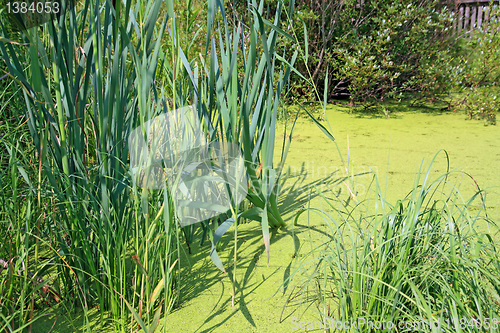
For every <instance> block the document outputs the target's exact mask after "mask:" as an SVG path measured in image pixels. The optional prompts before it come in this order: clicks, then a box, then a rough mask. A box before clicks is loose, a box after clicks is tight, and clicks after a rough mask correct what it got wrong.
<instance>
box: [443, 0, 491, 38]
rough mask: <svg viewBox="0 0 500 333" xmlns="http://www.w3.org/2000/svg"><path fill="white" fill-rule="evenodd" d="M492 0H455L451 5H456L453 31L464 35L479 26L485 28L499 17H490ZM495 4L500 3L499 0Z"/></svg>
mask: <svg viewBox="0 0 500 333" xmlns="http://www.w3.org/2000/svg"><path fill="white" fill-rule="evenodd" d="M491 3H492V1H490V0H455V1H452V2H451V5H453V4H454V5H455V20H454V22H453V31H454V33H455V34H457V35H464V34H468V33H470V32H472V31H473V30H474V29H477V28H479V27H482V28H485V27H487V26H488V23H489V22H490V21H491V20H493V19H499V18H498V17H490V14H491V8H490V5H491ZM493 3H494V5H498V4H499V0H495V1H493Z"/></svg>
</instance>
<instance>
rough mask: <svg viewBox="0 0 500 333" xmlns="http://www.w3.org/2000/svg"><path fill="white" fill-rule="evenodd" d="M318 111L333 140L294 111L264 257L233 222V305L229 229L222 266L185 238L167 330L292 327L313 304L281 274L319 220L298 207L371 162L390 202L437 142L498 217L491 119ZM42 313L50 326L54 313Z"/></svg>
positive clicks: (499, 131) (365, 182) (316, 236)
mask: <svg viewBox="0 0 500 333" xmlns="http://www.w3.org/2000/svg"><path fill="white" fill-rule="evenodd" d="M326 118H327V119H328V122H326V121H324V122H322V124H324V125H325V127H328V126H329V125H330V126H331V129H330V130H331V133H332V134H333V136H334V137H335V139H336V143H334V142H332V141H330V140H329V139H328V138H326V136H325V135H324V134H323V133H322V132H321V131H320V130H318V128H317V126H316V125H315V124H313V123H312V121H310V120H309V119H307V118H302V117H301V118H299V120H298V122H297V124H296V127H295V131H294V133H293V136H292V139H293V140H292V144H291V147H290V150H289V154H288V157H287V163H286V166H287V167H286V168H285V169H288V172H287V174H286V177H285V183H284V186H283V191H282V196H281V199H280V209H281V211H282V213H283V214H284V217H285V220H286V221H287V222H288V225H289V227H288V228H287V229H285V230H278V231H274V232H273V233H272V237H271V256H270V261H269V265H267V258H266V252H265V249H264V244H263V241H262V232H261V228H260V225H259V224H258V223H255V222H251V223H245V224H240V225H239V226H238V260H237V268H236V270H237V279H236V286H237V294H236V297H235V303H234V305H233V303H232V297H231V291H232V284H231V281H230V279H229V274H231V275H232V271H231V270H230V268H231V266H232V264H233V255H234V253H233V251H234V248H233V244H234V242H233V241H234V233H233V232H234V229H233V228H231V229H229V231H228V232H227V234H226V235H224V236H223V238H222V239H221V243H222V247H221V248H222V249H223V250H221V251H220V252H219V254H220V256H221V259H222V261H223V263H224V265H225V267H226V269H228V272H229V274H227V273H223V272H221V271H219V270H218V269H217V268H216V267H215V266H214V265H213V264H212V262H211V261H210V258H209V253H210V244H209V242H207V241H205V242H204V244H203V246H200V244H199V242H197V243H196V244H192V246H191V252H192V253H191V254H188V253H187V250H186V249H185V248H183V252H182V266H183V268H182V278H181V281H180V285H181V298H180V305H179V307H177V308H176V309H174V311H173V312H172V313H171V315H169V316H168V318H167V320H166V321H163V322H162V323H161V324H160V326H161V325H166V328H167V331H168V332H291V331H294V329H295V328H297V325H300V321H303V322H302V323H303V324H304V323H306V322H307V321H314V320H318V318H319V317H318V314H317V313H318V312H317V309H316V308H314V306H311V307H309V308H307V306H306V304H311V303H310V302H304V300H305V298H307V297H313V296H314V294H313V293H311V294H308V293H303V294H302V296H297V293H296V292H295V291H296V290H297V286H298V285H299V284H300V279H301V278H302V277H301V276H299V275H298V274H297V279H296V280H295V281H294V282H293V283H291V284H286V283H285V284H284V281H286V279H287V278H288V277H289V276H290V275H293V274H294V271H295V269H296V268H297V265H298V262H299V259H300V258H301V257H302V255H303V254H304V253H306V252H307V251H309V250H311V249H313V248H314V247H315V246H318V245H319V244H321V243H322V241H324V240H326V235H327V234H326V233H327V230H328V229H327V227H326V224H325V223H324V221H322V220H321V218H319V217H318V216H317V215H314V214H302V215H301V216H300V218H299V219H298V224H297V225H296V226H294V225H293V218H294V217H295V215H296V213H297V212H298V211H299V210H300V208H301V207H303V206H310V207H319V208H324V207H321V206H322V205H323V206H324V205H325V204H324V202H323V201H321V200H319V198H318V195H317V191H316V190H315V189H318V190H320V191H322V192H324V193H326V194H327V196H328V194H329V193H337V195H338V196H340V197H345V198H346V199H347V198H348V197H349V196H350V193H349V190H348V186H350V188H351V190H352V191H353V192H355V194H356V195H357V197H360V198H361V197H364V196H366V195H368V194H369V193H368V192H369V191H370V187H369V184H370V182H371V180H372V179H373V176H371V175H369V174H364V173H367V172H370V170H372V171H374V172H375V173H376V174H377V177H378V180H379V182H380V187H381V189H382V193H385V199H386V200H387V201H388V202H390V203H395V201H396V200H398V199H403V198H404V197H405V196H406V195H407V194H408V192H409V191H410V190H411V189H412V188H413V186H414V180H415V175H416V172H417V171H418V170H419V168H420V167H421V165H422V163H423V167H422V172H426V171H427V167H428V165H429V163H430V161H431V159H432V158H433V157H434V156H435V155H436V153H437V152H438V151H440V150H446V151H447V153H448V156H449V168H450V170H456V171H464V172H465V173H467V174H468V175H470V176H467V175H466V174H465V173H459V172H457V173H454V174H453V177H450V181H452V182H454V183H456V184H457V186H459V188H460V190H461V193H462V195H463V196H464V198H467V197H469V196H471V195H472V194H473V193H474V191H475V190H476V186H477V185H478V186H480V187H481V188H482V189H485V190H486V196H487V207H488V214H489V217H490V218H491V219H492V220H494V221H499V220H500V209H499V207H500V206H499V203H500V176H499V170H500V126H484V124H483V122H481V121H469V120H465V116H464V114H463V113H453V112H450V113H442V112H427V113H426V112H410V111H407V112H404V113H392V114H391V118H390V119H385V118H383V117H379V116H378V115H371V116H370V115H369V116H365V117H359V116H356V115H354V114H348V113H347V112H346V109H343V108H340V107H337V106H329V107H328V109H327V111H326ZM328 124H329V125H328ZM280 126H284V124H280ZM282 140H283V134H281V137H277V142H278V144H277V147H276V150H277V151H278V150H280V147H281V144H282ZM339 152H340V154H339ZM277 156H278V155H277ZM346 167H347V169H346ZM447 168H448V163H447V159H446V154H445V153H444V152H441V153H439V154H438V155H437V157H436V160H435V161H434V163H433V165H432V169H431V173H430V177H431V179H434V178H436V177H438V176H439V175H441V174H443V173H444V172H446V171H447ZM346 175H349V176H352V175H357V176H355V177H354V180H355V181H354V183H351V182H350V181H346V182H342V181H341V180H342V177H344V176H346ZM476 183H477V185H476ZM481 227H482V228H488V226H487V225H484V226H481ZM198 239H199V238H198ZM280 287H281V289H280ZM283 289H285V291H284V290H283ZM303 297H305V298H303ZM308 300H310V298H309V299H308ZM96 317H97V316H96ZM45 319H46V320H44V321H45V324H47V325H48V327H50V326H51V325H52V323H53V321H54V319H55V317H51V316H50V315H49V316H47V317H46V318H45ZM80 319H81V318H80ZM91 319H92V318H91ZM73 320H78V316H75V317H73ZM94 320H98V319H97V318H96V319H94ZM57 321H58V324H56V325H55V327H54V329H53V330H52V331H53V332H68V329H70V330H71V331H73V328H74V327H73V328H71V327H72V326H70V325H69V323H67V321H68V319H66V320H65V319H64V318H61V316H59V318H58V319H57ZM297 331H304V330H303V329H302V330H297Z"/></svg>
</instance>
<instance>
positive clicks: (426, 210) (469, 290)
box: [292, 162, 500, 332]
mask: <svg viewBox="0 0 500 333" xmlns="http://www.w3.org/2000/svg"><path fill="white" fill-rule="evenodd" d="M431 169H432V162H431V166H429V169H428V170H427V171H426V172H425V173H424V172H423V170H422V169H421V170H420V171H419V173H418V174H417V176H416V179H415V185H414V187H413V189H412V190H411V191H410V193H409V195H408V196H407V197H406V198H404V199H402V200H400V201H398V202H397V203H396V204H395V205H393V206H391V205H389V204H388V203H387V202H385V201H384V200H383V195H382V192H381V190H380V188H379V186H378V181H377V178H376V175H374V181H373V183H372V185H373V192H372V194H373V196H367V200H366V201H358V202H356V203H353V201H350V202H351V204H348V203H346V201H344V200H339V201H338V202H337V201H334V200H332V199H331V197H333V196H330V195H329V194H326V193H319V195H321V196H322V197H323V199H324V202H325V203H326V204H327V207H328V210H319V209H317V210H312V209H311V210H309V211H310V213H317V214H318V215H320V216H321V217H322V220H323V221H324V222H325V224H326V225H327V229H328V230H329V234H328V236H329V240H328V241H327V242H326V243H323V244H317V246H316V247H315V248H314V250H312V251H311V252H310V253H308V254H306V255H305V256H304V258H303V260H301V264H300V265H299V268H298V269H297V271H296V272H295V273H294V274H292V276H293V279H294V280H295V281H298V280H302V282H303V284H302V285H301V288H300V291H299V293H298V294H301V295H302V296H304V295H306V292H307V293H312V296H311V294H308V295H309V296H311V297H310V298H307V304H308V306H314V305H315V306H317V309H318V315H319V318H320V321H321V323H322V325H323V327H330V328H334V327H335V325H338V322H342V323H347V327H348V328H351V329H352V331H355V332H380V331H412V332H431V331H432V332H443V331H444V332H479V331H482V332H483V331H487V332H495V331H496V330H497V327H498V324H499V322H500V318H499V315H500V313H499V310H500V289H499V286H500V278H499V276H500V260H499V256H498V252H497V251H498V235H497V232H498V228H497V226H496V225H495V224H494V223H493V222H492V221H489V220H488V219H487V215H486V214H485V211H484V209H485V207H486V206H485V204H484V196H485V193H484V191H478V192H477V193H475V194H474V195H473V196H472V197H471V198H469V199H467V198H464V197H463V196H462V195H461V193H460V191H459V189H458V187H459V185H460V184H458V183H456V182H455V181H453V179H456V178H454V173H453V172H447V173H445V174H443V175H441V176H439V177H438V178H437V179H435V180H431V179H430V173H431ZM327 196H330V198H328V199H327V198H326V197H327ZM478 208H479V209H478ZM293 296H294V297H295V296H297V295H295V294H294V295H293ZM316 319H317V318H307V319H306V320H311V321H313V320H316ZM384 321H385V322H386V323H391V324H392V325H394V326H393V328H392V330H391V329H390V328H391V327H389V325H391V324H386V325H385V326H383V328H381V327H382V326H381V323H382V322H384ZM353 323H354V324H353ZM399 325H400V326H399Z"/></svg>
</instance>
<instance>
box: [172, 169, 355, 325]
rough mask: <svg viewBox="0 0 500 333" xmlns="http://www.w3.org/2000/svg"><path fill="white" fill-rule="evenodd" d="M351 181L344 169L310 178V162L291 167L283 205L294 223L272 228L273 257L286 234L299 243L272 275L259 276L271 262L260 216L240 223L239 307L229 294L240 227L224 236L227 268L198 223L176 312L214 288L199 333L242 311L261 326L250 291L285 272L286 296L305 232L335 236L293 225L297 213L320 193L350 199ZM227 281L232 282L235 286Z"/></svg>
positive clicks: (185, 255) (184, 257) (185, 259)
mask: <svg viewBox="0 0 500 333" xmlns="http://www.w3.org/2000/svg"><path fill="white" fill-rule="evenodd" d="M346 181H347V177H342V176H341V174H340V171H339V170H337V171H334V172H332V173H330V174H328V175H326V176H325V177H322V178H320V179H316V180H313V181H310V180H309V179H308V172H307V170H306V168H305V164H302V167H301V168H300V169H299V170H298V172H291V171H290V169H288V170H287V172H285V173H284V174H283V176H282V178H281V188H282V191H281V195H280V198H279V201H278V207H279V210H280V213H281V214H282V216H284V217H285V221H286V222H287V225H288V226H289V227H288V228H286V229H281V230H271V238H270V241H271V256H272V252H273V244H274V243H276V242H278V241H280V240H281V239H283V238H288V237H290V241H291V242H290V244H293V248H292V249H291V251H290V255H291V258H287V259H285V260H284V261H283V260H282V261H281V263H280V264H279V265H278V266H270V267H269V269H270V271H269V273H266V276H264V275H262V278H260V277H256V276H255V274H258V273H256V268H257V267H265V266H266V263H267V256H266V252H265V247H264V243H263V240H262V229H261V226H260V224H259V223H257V222H255V221H252V222H248V223H242V222H240V224H239V225H238V262H237V273H238V274H237V279H236V281H234V284H235V287H236V298H235V300H236V301H235V306H234V308H231V300H230V296H228V292H230V290H228V289H231V288H232V285H231V283H232V277H233V266H232V265H233V256H234V233H233V230H234V229H233V228H231V229H230V230H229V231H228V232H227V233H226V234H225V235H224V236H223V237H222V238H221V239H220V241H219V244H220V250H218V253H219V256H220V258H221V260H222V262H223V265H224V267H225V268H226V271H227V273H223V272H221V271H219V269H218V268H217V267H216V266H215V265H214V264H213V263H212V261H211V260H210V250H211V242H210V241H206V240H205V241H204V242H203V243H201V242H200V239H201V236H202V229H201V228H197V230H196V234H195V237H194V239H197V241H195V242H193V243H191V245H190V247H191V254H189V251H188V249H187V246H186V245H185V243H183V244H182V254H181V259H182V262H183V264H182V268H181V275H180V276H181V280H180V286H181V290H180V297H181V298H180V300H179V301H180V302H179V306H178V307H177V308H176V309H174V311H178V310H180V309H182V308H183V307H185V306H187V305H188V303H189V301H190V300H192V299H196V298H197V297H201V296H202V294H204V293H207V292H208V293H214V290H217V291H216V293H217V294H212V295H211V297H213V298H214V299H217V301H216V302H215V303H213V305H211V307H212V309H211V311H210V315H208V316H207V318H206V319H205V320H204V322H203V323H202V324H200V326H199V327H198V329H197V330H196V332H211V331H214V330H216V329H217V328H219V327H221V326H222V325H224V323H227V322H228V321H229V320H230V319H231V317H233V316H234V315H235V314H237V313H238V312H241V314H242V315H243V316H244V318H245V319H246V321H247V322H248V324H249V325H251V326H252V327H256V320H255V319H254V316H255V315H254V314H252V313H251V311H250V310H249V306H248V305H249V304H250V303H251V302H255V299H252V300H247V299H248V296H250V295H252V294H255V293H256V291H257V290H258V289H259V288H261V287H262V286H263V284H264V283H266V282H267V281H268V280H269V279H270V278H273V280H276V275H277V274H283V276H282V278H280V280H281V283H282V289H283V294H282V295H285V293H287V291H290V290H289V284H288V280H289V277H290V275H291V270H292V262H293V261H294V260H295V258H296V257H297V256H298V253H299V249H300V248H301V245H302V244H301V239H302V240H304V239H306V238H304V237H301V234H302V233H304V232H306V231H307V232H314V233H316V234H318V235H321V236H325V237H329V235H328V233H327V232H325V231H324V230H321V228H318V227H317V226H314V225H300V224H298V225H295V226H294V227H293V228H290V226H292V225H293V223H294V220H295V216H296V215H297V213H298V212H300V211H301V210H302V209H304V208H307V207H306V205H307V203H308V202H310V201H311V200H313V199H314V198H316V197H318V196H319V195H320V193H323V194H324V195H334V196H335V197H336V200H343V201H346V200H347V199H346V198H348V193H347V191H346V190H345V189H344V190H343V191H337V190H340V188H341V187H345V185H344V184H343V183H344V182H346ZM334 190H335V191H334ZM307 237H309V236H307ZM224 282H226V283H224ZM227 282H229V287H228V284H227ZM217 283H219V284H221V288H220V289H218V288H212V287H213V286H214V285H215V284H217ZM290 305H291V304H288V305H287V306H290ZM221 316H223V318H221Z"/></svg>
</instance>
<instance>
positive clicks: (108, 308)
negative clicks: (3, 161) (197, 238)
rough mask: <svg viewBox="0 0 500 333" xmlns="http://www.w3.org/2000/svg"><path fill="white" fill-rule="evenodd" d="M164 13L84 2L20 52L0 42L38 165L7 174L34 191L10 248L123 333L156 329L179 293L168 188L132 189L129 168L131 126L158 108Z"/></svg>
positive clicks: (154, 0) (144, 6) (156, 3)
mask: <svg viewBox="0 0 500 333" xmlns="http://www.w3.org/2000/svg"><path fill="white" fill-rule="evenodd" d="M161 6H162V1H160V0H150V1H147V2H137V3H135V2H132V1H125V2H123V3H122V2H120V1H118V2H117V5H116V8H114V7H113V5H112V4H111V2H104V3H103V4H99V3H95V2H93V1H90V0H87V1H85V2H84V3H83V4H81V6H80V5H79V6H78V8H73V9H68V10H67V11H66V12H65V13H64V14H63V15H61V16H60V17H59V18H58V19H56V20H54V21H52V22H49V23H47V24H46V25H45V26H44V33H43V34H41V33H40V30H39V29H38V28H32V29H29V30H27V31H25V32H23V33H22V34H21V35H20V37H19V38H22V42H23V44H22V45H18V44H16V42H14V41H13V40H14V38H15V36H8V33H7V30H6V29H5V27H3V34H4V36H6V37H7V39H2V41H1V43H0V52H1V53H2V57H3V59H4V60H5V64H6V66H7V71H8V73H9V76H10V77H11V78H12V79H13V80H15V81H16V82H17V83H18V84H19V86H20V87H22V88H23V94H24V99H25V115H26V119H27V123H28V126H29V130H30V135H31V138H30V139H31V140H32V142H33V144H34V146H35V155H34V156H32V158H33V159H35V160H36V164H37V166H38V168H37V169H38V170H37V178H34V179H33V178H31V179H29V177H28V175H27V174H26V172H23V169H21V168H20V167H19V166H18V164H16V163H15V162H12V163H11V164H10V165H11V167H12V168H11V170H12V173H13V174H12V177H13V179H14V177H17V176H18V175H19V174H20V175H21V176H23V178H24V180H25V181H26V183H28V185H29V189H30V192H29V193H30V197H27V198H26V203H27V207H26V208H25V211H21V212H19V211H18V212H17V213H16V210H14V211H13V212H14V214H15V215H14V216H12V218H13V221H16V222H15V223H17V224H18V225H17V226H15V227H14V229H15V230H17V234H18V235H19V237H22V240H23V241H24V244H22V245H21V244H16V247H19V248H20V249H23V250H24V251H25V252H26V254H25V257H19V260H23V262H24V265H25V267H24V270H23V272H25V274H28V273H27V272H34V273H35V275H37V276H39V277H43V278H47V276H48V274H50V276H51V277H52V281H51V284H52V285H53V286H54V289H56V290H57V291H58V294H59V296H60V297H61V298H62V299H63V300H64V302H65V303H66V304H72V305H78V306H79V307H82V309H83V311H88V310H90V309H91V308H93V307H96V306H97V307H99V309H100V323H101V325H105V324H106V323H107V322H108V321H109V322H112V323H113V325H114V327H115V329H116V330H119V331H125V330H126V328H127V327H129V326H130V324H131V323H133V322H135V321H136V322H138V323H139V325H140V326H141V327H142V328H143V329H145V330H146V329H154V327H155V326H156V325H158V320H159V317H160V315H161V314H166V313H168V311H169V310H170V309H171V308H172V306H173V303H174V301H175V299H176V297H177V296H176V291H175V289H174V285H175V284H174V281H175V272H176V269H175V267H176V265H177V264H176V263H178V261H177V257H178V252H177V245H176V244H177V228H176V225H175V219H174V214H173V205H172V203H171V200H170V198H169V193H168V191H166V190H148V189H141V188H138V187H137V186H136V184H134V182H132V181H131V177H130V174H129V170H128V165H127V164H128V162H127V161H128V144H127V137H128V135H129V134H130V132H131V130H132V129H133V128H135V127H137V126H140V125H141V124H143V123H144V122H145V121H147V120H148V119H151V118H152V117H153V116H155V115H157V114H159V113H162V112H164V111H165V110H164V108H163V106H162V104H161V99H162V98H161V96H159V95H158V94H157V93H156V88H155V86H154V77H155V71H156V67H157V63H158V59H159V54H160V46H161V40H162V36H163V33H164V31H165V27H166V24H167V20H168V19H169V18H170V17H171V16H172V15H173V13H172V12H170V11H169V14H170V15H166V16H164V17H163V18H161V19H160V18H159V17H158V15H159V12H160V8H161ZM171 6H172V3H171V2H167V7H169V8H171ZM9 37H10V38H9ZM25 56H26V57H27V60H28V63H29V66H26V63H24V62H23V61H22V60H21V59H23V57H25ZM10 153H11V156H12V157H11V159H14V160H15V159H16V155H15V150H12V149H10ZM13 182H14V180H13ZM15 189H16V188H14V189H12V190H13V191H14V193H13V196H14V198H19V196H18V195H16V193H15ZM24 214H28V216H23V215H24ZM35 227H36V228H37V229H36V230H38V231H39V233H34V232H33V228H35ZM33 247H35V251H34V253H35V254H34V255H35V261H33V260H32V259H31V258H33V253H32V252H33V251H32V249H33ZM39 250H43V251H44V256H45V259H44V263H43V265H42V267H41V268H40V266H39V265H37V264H36V258H37V251H39ZM13 258H14V259H15V262H18V261H19V260H18V259H17V258H16V257H15V255H13ZM7 259H9V260H10V259H11V258H7ZM26 266H27V267H26ZM24 281H25V282H24V283H28V282H29V279H28V280H27V279H25V280H24ZM10 297H11V296H10ZM70 307H71V305H70ZM18 308H19V309H20V310H19V311H21V313H23V312H24V311H25V309H26V307H25V306H24V305H21V306H19V307H18ZM31 309H32V308H31ZM85 318H86V319H88V318H87V316H85ZM17 322H19V323H24V322H27V320H26V316H25V315H24V314H22V315H20V316H19V319H18V320H17ZM86 324H87V325H86V329H87V330H89V331H90V330H91V328H90V327H91V326H90V323H89V322H87V323H86ZM146 326H149V328H148V327H146Z"/></svg>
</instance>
